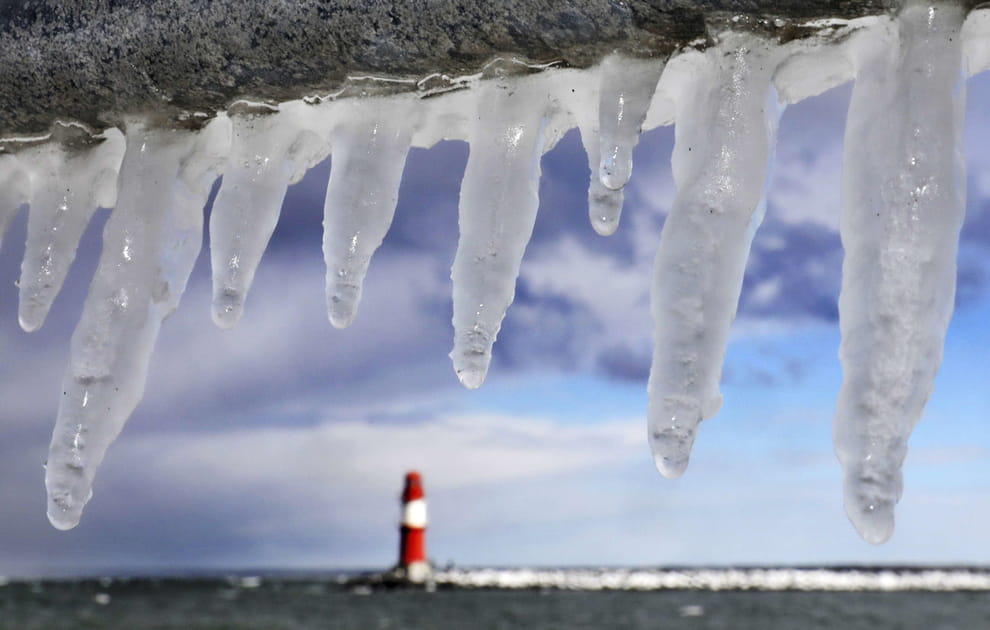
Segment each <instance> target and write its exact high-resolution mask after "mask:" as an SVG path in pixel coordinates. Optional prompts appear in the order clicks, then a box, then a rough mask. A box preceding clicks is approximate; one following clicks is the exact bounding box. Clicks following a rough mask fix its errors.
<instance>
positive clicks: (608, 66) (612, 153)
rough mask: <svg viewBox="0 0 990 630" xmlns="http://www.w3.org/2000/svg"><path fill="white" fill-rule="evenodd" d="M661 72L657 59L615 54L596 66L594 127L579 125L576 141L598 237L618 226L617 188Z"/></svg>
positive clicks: (619, 202) (625, 175) (619, 203)
mask: <svg viewBox="0 0 990 630" xmlns="http://www.w3.org/2000/svg"><path fill="white" fill-rule="evenodd" d="M663 68H664V63H663V62H662V61H657V60H647V61H643V60H636V59H628V58H626V57H623V56H620V55H611V56H609V57H607V58H606V59H605V60H604V61H603V62H602V64H601V66H600V67H599V73H600V76H601V83H600V89H599V99H598V103H599V104H598V121H597V123H598V125H597V129H594V128H592V126H591V125H588V124H587V123H585V124H582V125H581V141H582V143H583V144H584V150H585V152H586V153H587V154H588V163H589V165H590V166H591V173H592V176H591V182H590V184H589V186H588V217H589V218H590V219H591V225H592V227H594V229H595V231H596V232H598V233H599V234H601V235H602V236H608V235H610V234H613V233H614V232H615V230H616V229H617V228H618V227H619V217H620V215H621V213H622V200H623V194H622V189H623V187H625V185H626V183H627V182H628V181H629V176H630V175H631V174H632V151H633V149H634V148H635V147H636V144H637V143H638V142H639V134H640V132H641V131H642V128H643V121H644V120H645V119H646V113H647V111H648V110H649V108H650V103H651V101H652V100H653V94H654V92H656V88H657V81H659V80H660V75H661V74H662V73H663ZM596 165H597V167H598V168H597V170H598V172H597V173H596V172H595V166H596Z"/></svg>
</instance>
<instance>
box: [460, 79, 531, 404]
mask: <svg viewBox="0 0 990 630" xmlns="http://www.w3.org/2000/svg"><path fill="white" fill-rule="evenodd" d="M531 85H532V84H526V83H524V82H523V81H519V82H518V83H513V84H511V86H510V85H508V84H506V83H503V82H502V80H492V81H486V82H484V83H482V85H481V86H479V87H478V89H477V92H478V94H477V99H478V106H479V111H478V118H477V121H475V124H474V127H473V128H472V130H471V140H470V144H471V153H470V155H469V157H468V162H467V168H466V170H465V172H464V181H463V182H462V183H461V197H460V214H459V220H458V223H459V226H460V240H459V242H458V245H457V255H456V256H455V258H454V265H453V268H452V270H451V279H452V280H453V283H454V287H453V288H454V291H453V293H454V318H453V323H454V349H453V351H451V353H450V358H451V359H452V361H453V364H454V371H455V372H456V373H457V378H458V379H460V381H461V384H462V385H464V386H465V387H468V388H471V389H474V388H476V387H478V386H480V385H481V383H482V382H483V381H484V380H485V374H486V372H487V371H488V364H489V362H490V361H491V352H492V344H493V343H495V337H496V335H497V334H498V330H499V328H500V327H501V325H502V318H503V317H505V311H506V309H508V307H509V304H511V303H512V299H513V297H514V295H515V284H516V278H517V277H518V276H519V265H520V263H521V261H522V256H523V252H524V251H525V249H526V244H527V243H528V242H529V238H530V236H532V234H533V224H534V222H535V221H536V210H537V207H538V206H539V182H540V158H541V156H542V154H543V127H544V124H545V115H544V111H543V109H542V107H543V106H544V105H543V102H544V97H543V95H541V94H540V93H539V90H534V89H532V87H531Z"/></svg>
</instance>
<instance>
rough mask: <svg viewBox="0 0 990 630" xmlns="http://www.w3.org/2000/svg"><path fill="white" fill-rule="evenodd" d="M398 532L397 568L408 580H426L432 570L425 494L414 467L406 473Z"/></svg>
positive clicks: (414, 581)
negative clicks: (428, 548)
mask: <svg viewBox="0 0 990 630" xmlns="http://www.w3.org/2000/svg"><path fill="white" fill-rule="evenodd" d="M399 536H400V538H399V566H398V569H399V570H401V571H404V572H405V576H406V579H407V580H409V581H410V582H413V583H415V584H422V583H423V582H426V581H427V580H428V579H429V577H430V573H431V571H430V564H429V562H427V560H426V496H425V495H424V494H423V481H422V478H421V477H420V476H419V473H418V472H416V471H410V472H408V473H406V484H405V487H404V488H403V490H402V523H401V525H400V526H399Z"/></svg>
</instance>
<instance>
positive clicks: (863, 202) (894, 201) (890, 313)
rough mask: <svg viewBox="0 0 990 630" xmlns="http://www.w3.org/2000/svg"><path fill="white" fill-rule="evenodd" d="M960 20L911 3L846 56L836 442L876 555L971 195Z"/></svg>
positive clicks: (939, 336) (947, 305) (937, 345)
mask: <svg viewBox="0 0 990 630" xmlns="http://www.w3.org/2000/svg"><path fill="white" fill-rule="evenodd" d="M963 17H964V14H963V11H962V9H961V8H960V7H958V6H954V5H950V4H940V5H936V6H928V5H924V4H920V3H916V4H913V5H911V6H909V7H907V8H905V9H904V10H903V11H902V12H901V13H900V15H899V17H898V18H897V20H895V21H894V22H893V24H891V25H890V29H889V30H888V31H886V32H885V33H884V34H883V36H881V35H875V36H873V37H870V38H861V39H860V40H859V41H858V42H857V43H856V46H855V48H854V52H855V63H856V66H857V72H856V85H855V88H854V89H853V95H852V101H851V103H850V105H849V117H848V121H847V123H846V137H845V155H844V157H843V179H842V196H843V204H842V218H841V236H842V244H843V247H844V248H845V252H846V253H845V260H844V263H843V273H842V292H841V294H840V297H839V321H840V328H841V331H842V344H841V347H840V350H839V358H840V360H841V362H842V369H843V384H842V388H841V390H840V392H839V399H838V403H837V408H836V412H835V425H834V437H835V449H836V453H837V454H838V456H839V460H840V461H841V463H842V469H843V478H844V492H845V505H846V513H847V514H848V515H849V518H850V519H851V520H852V522H853V523H854V524H855V526H856V528H857V529H858V530H859V532H860V534H862V536H863V537H864V538H865V539H866V540H868V541H870V542H874V543H879V542H883V541H884V540H886V539H887V538H889V537H890V535H891V533H892V532H893V528H894V505H895V504H896V503H897V501H898V500H899V499H900V497H901V485H902V480H901V464H902V463H903V461H904V457H905V455H906V454H907V441H908V436H909V435H910V432H911V429H912V428H913V427H914V425H915V424H916V423H917V422H918V420H919V419H920V418H921V413H922V411H923V409H924V406H925V402H926V401H927V400H928V396H929V394H930V393H931V391H932V383H933V380H934V378H935V371H936V370H937V369H938V365H939V363H940V362H941V359H942V345H943V340H944V337H945V331H946V327H947V326H948V323H949V318H950V317H951V315H952V306H953V298H954V296H955V284H956V262H955V261H956V250H957V245H958V239H959V230H960V228H961V226H962V220H963V212H964V209H965V197H966V191H965V176H964V170H963V162H962V118H963V105H964V100H965V98H964V95H965V90H964V86H965V83H964V78H965V75H964V73H963V69H962V56H961V41H960V38H959V30H960V28H961V26H962V20H963Z"/></svg>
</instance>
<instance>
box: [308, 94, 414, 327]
mask: <svg viewBox="0 0 990 630" xmlns="http://www.w3.org/2000/svg"><path fill="white" fill-rule="evenodd" d="M413 105H414V107H413V108H409V107H408V106H407V107H406V108H405V109H413V110H415V103H413ZM371 110H372V111H371V112H370V113H365V114H359V115H356V116H354V117H353V118H348V119H346V122H341V123H340V124H339V125H338V126H337V128H336V129H334V131H333V135H332V142H333V167H332V170H331V172H330V182H329V183H328V185H327V196H326V203H325V206H324V218H323V255H324V257H325V258H326V263H327V286H326V291H327V314H328V316H329V318H330V323H331V324H333V325H334V326H336V327H337V328H344V327H346V326H349V325H350V324H351V322H352V321H353V320H354V316H355V314H356V312H357V307H358V303H359V302H360V301H361V285H362V283H363V282H364V276H365V274H366V273H367V271H368V265H369V263H370V262H371V256H372V255H373V254H374V253H375V251H377V250H378V248H379V246H381V244H382V240H383V239H384V238H385V233H386V232H388V228H389V226H391V225H392V217H393V215H394V214H395V204H396V202H397V201H398V199H399V182H400V180H401V179H402V169H403V168H404V167H405V164H406V153H408V151H409V144H410V142H411V139H412V132H413V129H414V124H415V122H414V121H412V120H410V119H409V114H408V112H404V111H402V109H400V108H398V107H395V108H391V109H390V108H388V107H382V106H380V105H379V107H372V108H371Z"/></svg>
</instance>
